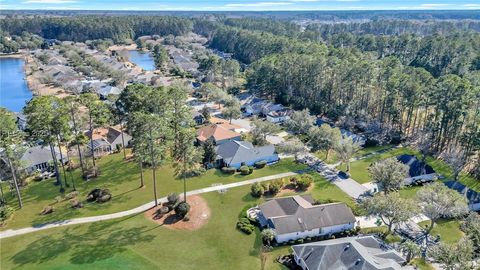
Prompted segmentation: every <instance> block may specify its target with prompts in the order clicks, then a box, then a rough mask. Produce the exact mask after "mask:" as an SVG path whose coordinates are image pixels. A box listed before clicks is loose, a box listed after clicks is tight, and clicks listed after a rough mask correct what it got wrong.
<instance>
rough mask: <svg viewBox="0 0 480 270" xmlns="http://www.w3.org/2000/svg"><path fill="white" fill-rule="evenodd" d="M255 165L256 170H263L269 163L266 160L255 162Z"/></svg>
mask: <svg viewBox="0 0 480 270" xmlns="http://www.w3.org/2000/svg"><path fill="white" fill-rule="evenodd" d="M254 165H255V168H257V169H261V168H263V167H265V166H266V165H267V161H266V160H261V161H257V162H255V164H254Z"/></svg>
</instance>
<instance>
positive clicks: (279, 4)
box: [225, 2, 293, 8]
mask: <svg viewBox="0 0 480 270" xmlns="http://www.w3.org/2000/svg"><path fill="white" fill-rule="evenodd" d="M291 4H293V3H291V2H258V3H248V4H226V5H225V7H228V8H237V7H274V6H286V5H291Z"/></svg>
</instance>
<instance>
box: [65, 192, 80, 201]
mask: <svg viewBox="0 0 480 270" xmlns="http://www.w3.org/2000/svg"><path fill="white" fill-rule="evenodd" d="M77 196H78V191H72V192H70V193H68V194H67V195H65V200H71V199H74V198H76V197H77Z"/></svg>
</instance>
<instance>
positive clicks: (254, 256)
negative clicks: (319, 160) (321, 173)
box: [0, 178, 348, 270]
mask: <svg viewBox="0 0 480 270" xmlns="http://www.w3.org/2000/svg"><path fill="white" fill-rule="evenodd" d="M324 182H326V180H324V179H321V178H316V179H315V183H316V188H314V189H313V191H312V195H313V196H314V197H315V198H318V197H317V196H322V197H328V198H331V199H335V200H338V201H343V200H347V198H348V197H347V195H345V194H342V193H341V191H340V190H336V186H330V185H331V184H330V185H328V184H329V183H328V182H326V183H324ZM322 187H323V188H325V189H326V191H323V190H321V188H322ZM327 194H328V196H327ZM335 194H336V195H335ZM202 197H204V198H205V199H206V200H207V202H208V205H209V207H210V210H211V217H210V220H209V221H208V223H207V224H206V225H205V226H204V227H202V228H200V229H199V230H197V231H179V230H170V229H168V228H165V227H163V226H161V225H158V224H156V223H154V222H152V221H150V220H147V219H146V218H145V217H144V215H143V214H138V215H134V216H130V217H126V218H121V219H116V220H111V221H103V222H96V223H91V224H82V225H74V226H68V227H61V228H56V229H49V230H45V231H40V232H37V233H30V234H26V235H22V236H17V237H13V238H7V239H3V240H0V246H2V247H5V246H6V243H8V248H2V249H1V250H0V262H1V265H0V268H1V269H15V268H22V269H112V268H115V269H178V270H183V269H192V266H195V267H198V269H260V266H261V260H260V257H261V256H260V247H261V245H262V244H261V239H260V233H259V231H258V229H257V230H256V231H255V233H254V234H252V235H245V234H243V233H241V232H240V231H238V230H237V229H236V228H235V224H236V222H237V218H238V215H239V213H240V211H241V210H242V209H243V208H244V206H245V205H248V204H259V203H261V202H263V201H264V199H263V198H259V199H257V198H253V197H251V196H250V186H243V187H238V188H233V189H230V190H228V191H227V192H226V193H223V194H220V193H217V192H210V193H205V194H203V195H202ZM288 253H289V247H288V246H283V247H278V248H275V249H274V250H273V251H271V252H269V253H267V256H266V259H265V269H267V270H274V269H275V270H278V269H285V268H284V267H283V266H281V265H279V264H278V263H275V262H274V260H275V258H276V257H278V256H279V255H283V254H288Z"/></svg>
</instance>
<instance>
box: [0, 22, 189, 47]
mask: <svg viewBox="0 0 480 270" xmlns="http://www.w3.org/2000/svg"><path fill="white" fill-rule="evenodd" d="M0 29H2V30H3V31H4V32H7V33H9V34H10V35H20V34H21V33H22V32H24V31H26V32H30V33H33V34H37V35H40V36H42V37H43V38H47V39H58V40H71V41H86V40H93V39H111V40H113V41H114V42H115V43H121V42H124V41H125V40H127V39H130V40H134V39H136V38H137V37H139V36H143V35H154V34H156V35H170V34H172V35H176V36H180V35H184V34H186V33H188V32H190V31H191V29H192V22H191V21H190V20H187V19H184V18H179V17H154V16H122V17H113V16H107V17H101V16H78V17H34V18H23V17H22V18H8V19H2V20H0Z"/></svg>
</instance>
